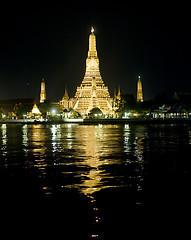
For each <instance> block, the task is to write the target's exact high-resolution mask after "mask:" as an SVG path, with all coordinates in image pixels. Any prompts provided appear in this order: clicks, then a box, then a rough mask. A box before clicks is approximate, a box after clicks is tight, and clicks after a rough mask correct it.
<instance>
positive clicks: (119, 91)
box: [117, 85, 121, 100]
mask: <svg viewBox="0 0 191 240" xmlns="http://www.w3.org/2000/svg"><path fill="white" fill-rule="evenodd" d="M117 99H118V100H121V89H120V85H119V88H118V94H117Z"/></svg>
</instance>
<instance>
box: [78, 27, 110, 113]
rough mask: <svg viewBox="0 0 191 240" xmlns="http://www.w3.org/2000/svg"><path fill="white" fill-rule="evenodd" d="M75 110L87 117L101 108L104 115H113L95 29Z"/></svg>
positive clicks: (92, 31)
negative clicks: (98, 53) (97, 47)
mask: <svg viewBox="0 0 191 240" xmlns="http://www.w3.org/2000/svg"><path fill="white" fill-rule="evenodd" d="M74 99H75V104H74V109H75V110H76V111H77V112H79V113H81V114H82V115H86V114H88V113H89V112H90V110H91V109H93V108H99V109H100V110H101V111H102V112H103V113H104V114H106V115H108V114H112V113H113V109H112V101H113V99H112V98H110V95H109V91H108V87H106V86H105V84H104V82H103V80H102V77H101V74H100V70H99V59H98V56H97V50H96V36H95V34H94V28H93V27H92V28H91V34H90V35H89V51H88V57H87V59H86V72H85V76H84V79H83V81H82V83H81V85H80V86H79V87H77V91H76V94H75V97H74Z"/></svg>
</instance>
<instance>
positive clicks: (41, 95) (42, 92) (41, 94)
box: [40, 78, 46, 103]
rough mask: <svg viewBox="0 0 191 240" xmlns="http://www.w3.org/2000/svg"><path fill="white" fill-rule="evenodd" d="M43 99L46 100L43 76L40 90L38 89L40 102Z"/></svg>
mask: <svg viewBox="0 0 191 240" xmlns="http://www.w3.org/2000/svg"><path fill="white" fill-rule="evenodd" d="M45 100H46V90H45V81H44V78H42V82H41V91H40V103H43V102H44V101H45Z"/></svg>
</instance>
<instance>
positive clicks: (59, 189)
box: [0, 124, 191, 239]
mask: <svg viewBox="0 0 191 240" xmlns="http://www.w3.org/2000/svg"><path fill="white" fill-rule="evenodd" d="M190 155H191V126H189V125H77V124H59V125H40V124H39V125H19V124H15V125H14V124H10V125H6V124H2V125H0V207H1V214H0V217H1V233H2V234H3V232H5V233H6V239H7V238H9V237H15V238H16V237H20V238H25V239H28V238H30V237H35V238H43V239H45V238H47V237H51V238H53V239H60V238H62V239H137V238H138V237H139V238H141V239H143V238H144V237H149V238H152V239H156V238H157V237H163V238H164V237H167V235H168V236H169V237H172V236H173V235H175V236H177V235H178V234H180V236H181V237H182V238H181V239H185V238H184V237H183V235H184V234H185V233H186V232H187V230H189V227H190V226H189V225H190V224H189V221H190V220H189V219H190V161H191V157H190ZM182 226H183V227H182ZM4 236H5V235H4ZM170 239H171V238H170Z"/></svg>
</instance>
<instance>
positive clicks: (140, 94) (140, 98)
mask: <svg viewBox="0 0 191 240" xmlns="http://www.w3.org/2000/svg"><path fill="white" fill-rule="evenodd" d="M137 102H143V89H142V82H141V77H140V76H139V79H138V82H137Z"/></svg>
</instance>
